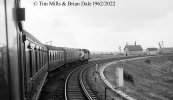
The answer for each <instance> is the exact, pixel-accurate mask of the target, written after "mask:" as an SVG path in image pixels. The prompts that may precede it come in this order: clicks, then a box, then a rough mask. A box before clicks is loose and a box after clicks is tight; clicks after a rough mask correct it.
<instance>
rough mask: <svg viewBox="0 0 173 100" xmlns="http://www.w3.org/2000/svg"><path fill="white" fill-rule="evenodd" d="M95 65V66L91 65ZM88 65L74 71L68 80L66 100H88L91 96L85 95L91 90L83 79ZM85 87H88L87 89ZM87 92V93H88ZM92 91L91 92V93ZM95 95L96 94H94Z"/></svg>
mask: <svg viewBox="0 0 173 100" xmlns="http://www.w3.org/2000/svg"><path fill="white" fill-rule="evenodd" d="M90 65H93V64H90ZM87 66H88V65H83V66H81V67H79V68H76V69H75V70H73V71H72V72H71V73H70V74H69V75H68V77H67V79H66V84H65V100H88V98H91V97H90V95H85V93H87V92H88V91H89V90H90V89H89V86H88V85H87V82H86V81H85V78H84V77H85V76H84V77H83V74H82V73H83V72H84V69H83V68H86V67H87ZM85 87H88V88H87V89H85ZM86 90H87V91H86ZM91 92H92V90H90V93H91ZM93 95H94V93H93Z"/></svg>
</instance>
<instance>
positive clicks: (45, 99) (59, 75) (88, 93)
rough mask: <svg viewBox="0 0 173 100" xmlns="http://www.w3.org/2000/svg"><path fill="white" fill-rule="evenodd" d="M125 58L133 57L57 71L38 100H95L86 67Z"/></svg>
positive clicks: (92, 62)
mask: <svg viewBox="0 0 173 100" xmlns="http://www.w3.org/2000/svg"><path fill="white" fill-rule="evenodd" d="M127 58H134V57H121V58H110V59H101V60H94V61H89V63H88V64H83V65H81V64H75V65H72V66H68V68H64V69H61V70H60V71H58V70H57V71H55V72H54V75H52V77H51V78H50V79H49V81H48V82H47V83H46V84H45V86H44V87H43V89H42V92H41V96H40V99H39V100H97V97H96V96H95V94H94V92H93V91H92V89H90V86H89V85H88V82H87V80H86V73H87V72H86V70H87V67H93V66H95V64H104V63H108V62H111V61H115V60H121V59H127ZM74 68H76V69H75V70H74ZM72 70H73V71H72ZM69 73H70V74H69ZM67 80H68V81H67Z"/></svg>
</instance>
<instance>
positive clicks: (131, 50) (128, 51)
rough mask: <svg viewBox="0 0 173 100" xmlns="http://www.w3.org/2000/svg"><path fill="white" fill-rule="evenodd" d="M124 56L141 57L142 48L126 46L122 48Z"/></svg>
mask: <svg viewBox="0 0 173 100" xmlns="http://www.w3.org/2000/svg"><path fill="white" fill-rule="evenodd" d="M124 54H125V55H126V56H129V55H143V48H142V47H141V45H136V44H135V45H126V46H125V47H124Z"/></svg>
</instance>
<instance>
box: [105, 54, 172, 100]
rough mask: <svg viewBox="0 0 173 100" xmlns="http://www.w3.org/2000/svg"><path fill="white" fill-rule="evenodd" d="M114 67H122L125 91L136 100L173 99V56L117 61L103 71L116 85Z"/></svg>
mask: <svg viewBox="0 0 173 100" xmlns="http://www.w3.org/2000/svg"><path fill="white" fill-rule="evenodd" d="M116 67H121V68H123V69H124V76H125V77H124V79H125V83H124V87H125V88H126V91H125V93H126V94H128V95H130V96H131V97H133V98H135V99H137V100H173V56H171V55H169V56H157V57H151V58H145V59H140V60H133V61H126V62H118V64H115V65H111V66H109V67H107V68H106V69H105V71H104V74H105V76H106V78H107V79H108V80H109V81H110V82H111V84H112V85H115V86H116V75H115V69H116Z"/></svg>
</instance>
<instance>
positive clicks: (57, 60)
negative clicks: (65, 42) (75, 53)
mask: <svg viewBox="0 0 173 100" xmlns="http://www.w3.org/2000/svg"><path fill="white" fill-rule="evenodd" d="M45 46H46V47H47V49H48V52H47V53H48V54H49V56H48V59H49V71H52V70H54V69H57V68H58V67H60V66H62V65H64V64H65V50H64V49H63V48H61V47H55V46H50V45H45Z"/></svg>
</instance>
